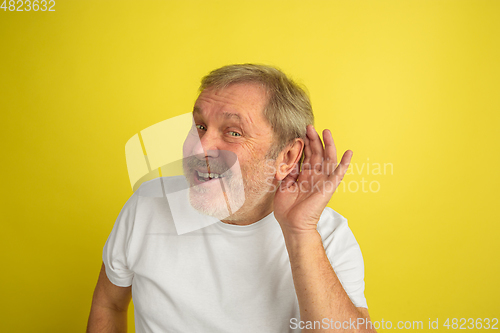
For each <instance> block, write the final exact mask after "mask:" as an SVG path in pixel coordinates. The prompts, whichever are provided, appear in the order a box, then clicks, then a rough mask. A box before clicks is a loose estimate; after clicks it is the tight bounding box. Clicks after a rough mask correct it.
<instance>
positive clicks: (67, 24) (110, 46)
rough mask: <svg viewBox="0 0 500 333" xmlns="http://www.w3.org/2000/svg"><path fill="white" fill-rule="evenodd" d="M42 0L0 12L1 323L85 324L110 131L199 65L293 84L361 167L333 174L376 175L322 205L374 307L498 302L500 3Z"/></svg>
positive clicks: (106, 185) (488, 312)
mask: <svg viewBox="0 0 500 333" xmlns="http://www.w3.org/2000/svg"><path fill="white" fill-rule="evenodd" d="M55 9H56V11H55V12H51V13H48V12H40V11H39V12H29V13H28V12H9V11H7V12H4V11H3V10H0V47H1V52H0V109H1V116H2V118H1V119H2V131H1V132H0V139H1V141H0V142H1V153H2V163H1V177H2V185H3V186H2V188H3V191H2V198H1V205H2V216H1V219H2V232H1V236H0V237H1V238H0V244H1V245H0V246H1V253H2V254H1V255H2V260H1V262H2V263H1V271H2V274H1V283H0V286H1V287H0V288H1V295H2V302H1V305H0V316H1V318H2V320H1V323H0V326H1V330H2V332H77V331H80V332H81V331H84V328H85V326H86V321H87V317H88V312H89V308H90V302H91V297H92V292H93V289H94V286H95V283H96V281H97V275H98V271H99V268H100V265H101V251H102V247H103V245H104V242H105V240H106V238H107V236H108V234H109V232H110V231H111V228H112V226H113V223H114V221H115V219H116V217H117V215H118V213H119V211H120V209H121V207H122V206H123V204H124V203H125V201H126V200H127V198H128V197H129V196H130V195H131V194H132V190H131V187H130V183H129V179H128V175H127V169H126V164H125V154H124V145H125V142H126V141H127V140H128V139H129V138H130V137H132V136H133V135H134V134H135V133H137V132H139V131H140V130H142V129H144V128H146V127H148V126H150V125H153V124H155V123H158V122H160V121H162V120H165V119H167V118H170V117H173V116H175V115H179V114H182V113H186V112H189V111H190V110H191V108H192V104H193V102H194V99H195V97H196V90H197V88H198V84H199V80H200V78H201V77H202V76H203V75H205V74H206V73H208V72H209V71H210V70H212V69H214V68H217V67H220V66H222V65H226V64H231V63H242V62H255V63H265V64H271V65H276V66H278V67H280V68H281V69H283V70H284V71H285V72H286V73H288V74H290V75H291V76H292V77H293V78H294V79H296V80H297V81H298V82H300V83H302V84H304V85H306V86H307V88H308V90H309V92H310V95H311V99H312V103H313V107H314V110H315V114H316V124H317V128H319V129H323V128H330V129H332V131H333V133H334V138H335V139H336V142H337V145H338V149H339V150H342V151H344V150H346V149H352V150H353V151H354V160H353V162H354V163H358V167H359V168H361V166H362V165H363V164H364V165H365V170H364V171H363V172H354V174H352V175H349V176H348V177H346V178H345V181H347V182H349V181H356V182H359V183H358V184H359V185H360V184H361V183H360V182H361V181H363V179H362V178H364V180H365V181H368V182H372V181H377V182H378V183H379V185H380V190H379V191H378V192H376V193H374V192H369V191H368V193H363V192H362V191H361V190H358V191H357V192H356V191H353V192H350V191H348V190H346V191H343V192H339V193H336V194H335V195H334V197H333V199H332V201H331V203H330V206H331V207H332V208H334V209H335V210H337V211H338V212H339V213H341V214H342V215H344V216H345V217H347V218H348V220H349V225H350V227H351V229H352V230H353V231H354V234H355V235H356V238H357V240H358V242H359V244H360V246H361V249H362V251H363V255H364V259H365V265H366V279H365V281H366V297H367V299H368V305H369V307H370V313H371V316H372V319H373V320H377V321H381V320H382V319H384V321H387V320H390V321H392V323H393V325H395V324H396V323H397V321H407V320H409V321H413V320H422V321H423V322H424V327H425V328H427V325H428V324H427V323H428V320H429V318H431V319H432V320H435V319H436V318H439V320H440V325H441V324H442V322H443V321H444V320H445V319H446V318H492V317H497V318H499V317H500V311H499V305H498V299H499V297H500V287H499V284H498V280H499V278H498V276H499V273H500V265H499V260H498V257H499V256H498V255H499V253H500V251H499V250H500V247H499V243H500V242H499V241H498V238H499V231H500V227H499V222H500V214H499V210H498V208H497V207H496V206H497V204H498V201H499V196H498V193H497V191H498V189H499V186H500V178H499V171H498V169H499V165H500V158H499V139H500V137H499V129H498V128H499V125H500V122H499V118H500V116H499V111H500V99H499V94H498V92H499V88H500V82H499V81H500V79H499V78H500V61H499V59H500V45H499V42H500V37H499V36H500V20H499V17H500V1H495V0H492V1H483V0H468V1H463V0H454V1H445V0H435V1H424V0H419V1H416V0H415V1H403V0H393V1H388V0H387V1H384V0H377V1H363V0H342V1H269V0H268V1H194V0H189V1H88V0H87V1H67V0H65V1H56V6H55ZM368 163H369V164H370V165H371V163H381V164H383V163H391V164H392V166H393V172H392V174H391V173H388V174H386V175H373V174H367V173H366V165H369V164H368ZM353 188H354V186H353V187H351V189H353ZM130 318H131V319H130V322H131V324H132V322H133V321H132V312H131V313H130ZM497 327H498V326H497ZM441 329H443V328H442V327H441Z"/></svg>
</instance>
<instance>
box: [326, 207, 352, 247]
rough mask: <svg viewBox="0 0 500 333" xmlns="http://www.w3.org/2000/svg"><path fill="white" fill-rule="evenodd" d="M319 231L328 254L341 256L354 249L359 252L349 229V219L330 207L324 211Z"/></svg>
mask: <svg viewBox="0 0 500 333" xmlns="http://www.w3.org/2000/svg"><path fill="white" fill-rule="evenodd" d="M317 230H318V232H319V234H320V235H321V239H322V241H323V245H324V247H325V249H326V250H327V253H332V252H335V253H337V254H339V253H342V252H345V251H349V250H351V249H352V248H357V249H358V250H359V245H358V242H357V241H356V238H355V237H354V234H353V233H352V231H351V229H350V228H349V225H348V223H347V219H346V218H345V217H343V216H342V215H340V214H339V213H337V212H336V211H334V210H333V209H331V208H330V207H326V208H325V209H324V210H323V213H322V214H321V217H320V220H319V222H318V227H317Z"/></svg>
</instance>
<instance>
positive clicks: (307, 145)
mask: <svg viewBox="0 0 500 333" xmlns="http://www.w3.org/2000/svg"><path fill="white" fill-rule="evenodd" d="M311 155H312V152H311V146H310V143H309V139H308V138H307V135H306V138H305V140H304V160H303V161H302V166H305V165H307V166H310V165H311Z"/></svg>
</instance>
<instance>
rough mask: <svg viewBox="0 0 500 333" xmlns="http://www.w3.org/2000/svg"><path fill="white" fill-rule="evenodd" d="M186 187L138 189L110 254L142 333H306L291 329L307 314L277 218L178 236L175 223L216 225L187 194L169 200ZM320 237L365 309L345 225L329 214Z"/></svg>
mask: <svg viewBox="0 0 500 333" xmlns="http://www.w3.org/2000/svg"><path fill="white" fill-rule="evenodd" d="M160 183H162V184H161V185H162V186H159V184H160ZM186 187H187V184H186V180H185V178H184V177H183V176H178V177H168V178H166V177H164V178H157V179H154V180H152V181H149V182H146V183H144V184H143V185H141V187H140V189H139V190H137V191H136V192H135V193H134V194H133V195H132V196H131V198H130V199H129V200H128V201H127V203H126V204H125V206H124V207H123V209H122V210H121V212H120V214H119V216H118V218H117V220H116V223H115V225H114V227H113V230H112V232H111V234H110V236H109V238H108V240H107V241H106V245H105V246H104V251H103V261H104V264H105V267H106V275H107V276H108V278H109V280H110V281H111V282H112V283H113V284H115V285H117V286H121V287H126V286H130V285H132V298H133V301H134V308H135V327H136V332H139V333H145V332H158V333H159V332H161V333H165V332H171V333H174V332H175V333H177V332H179V333H181V332H182V333H184V332H214V333H215V332H216V333H224V332H228V333H234V332H239V333H244V332H251V333H255V332H262V333H264V332H272V333H276V332H300V330H299V329H295V330H292V329H291V328H290V326H291V319H292V318H296V320H300V313H299V306H298V301H297V296H296V294H295V289H294V285H293V280H292V272H291V269H290V262H289V258H288V253H287V250H286V247H285V243H284V238H283V234H282V232H281V228H280V226H279V224H278V222H277V221H276V219H275V218H274V214H273V213H271V214H269V215H268V216H266V217H264V218H263V219H262V220H260V221H258V222H255V223H253V224H251V225H248V226H236V225H231V224H225V223H223V222H220V221H216V222H215V223H213V221H212V222H209V223H206V225H208V226H206V227H203V228H199V229H196V230H194V231H191V232H187V233H181V234H179V232H178V228H177V229H176V223H174V221H173V218H172V216H173V215H174V216H179V214H181V215H182V214H184V215H185V216H186V220H198V219H208V220H207V221H209V220H210V218H209V217H207V216H205V215H201V214H199V213H198V212H197V211H195V210H194V209H193V208H192V207H191V205H190V204H189V202H188V200H187V197H184V195H185V192H179V193H183V194H179V195H177V196H173V195H172V192H175V191H177V190H180V189H183V188H184V189H185V188H186ZM165 189H167V192H170V195H169V196H168V199H167V197H165V196H163V195H162V193H161V191H163V193H165ZM168 189H173V191H168ZM167 200H168V201H167ZM172 210H173V211H175V213H174V214H172V212H171V211H172ZM177 223H178V222H177ZM318 232H319V233H320V235H321V237H322V240H323V245H324V247H325V250H326V254H327V256H328V258H329V260H330V263H331V264H332V267H333V268H334V270H335V272H336V274H337V276H338V278H339V280H340V281H341V283H342V285H343V287H344V289H345V290H346V292H347V294H348V295H349V297H350V299H351V301H352V302H353V303H354V305H355V306H356V307H367V304H366V300H365V297H364V265H363V257H362V255H361V251H360V248H359V246H358V243H357V242H356V239H355V238H354V235H353V234H352V232H351V230H350V229H349V227H348V226H347V221H346V219H345V218H344V217H342V216H341V215H339V214H338V213H336V212H335V211H333V210H332V209H330V208H328V207H327V208H326V209H325V210H324V211H323V214H322V215H321V219H320V221H319V223H318Z"/></svg>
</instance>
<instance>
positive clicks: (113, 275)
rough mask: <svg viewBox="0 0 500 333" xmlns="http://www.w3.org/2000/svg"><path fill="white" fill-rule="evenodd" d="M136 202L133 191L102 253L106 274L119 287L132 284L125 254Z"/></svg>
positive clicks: (136, 197)
mask: <svg viewBox="0 0 500 333" xmlns="http://www.w3.org/2000/svg"><path fill="white" fill-rule="evenodd" d="M137 202H138V194H136V193H134V194H133V195H132V196H131V197H130V198H129V200H128V201H127V202H126V203H125V205H124V206H123V208H122V210H121V211H120V214H119V215H118V218H117V219H116V222H115V225H114V226H113V230H111V233H110V235H109V237H108V239H107V241H106V244H105V245H104V249H103V253H102V260H103V262H104V266H105V268H106V275H107V277H108V279H109V280H110V281H111V282H112V283H113V284H115V285H117V286H119V287H128V286H130V285H132V279H133V277H134V273H133V272H132V271H131V270H130V269H129V266H128V264H127V254H128V248H129V242H130V238H131V236H132V231H133V228H134V221H135V215H136V210H137Z"/></svg>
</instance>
